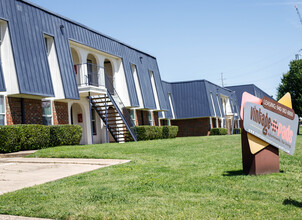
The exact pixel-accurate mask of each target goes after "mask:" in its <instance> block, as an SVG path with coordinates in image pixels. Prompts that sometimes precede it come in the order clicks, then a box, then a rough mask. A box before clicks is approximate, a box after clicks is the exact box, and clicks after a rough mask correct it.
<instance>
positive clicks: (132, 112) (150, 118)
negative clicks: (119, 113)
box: [130, 109, 154, 126]
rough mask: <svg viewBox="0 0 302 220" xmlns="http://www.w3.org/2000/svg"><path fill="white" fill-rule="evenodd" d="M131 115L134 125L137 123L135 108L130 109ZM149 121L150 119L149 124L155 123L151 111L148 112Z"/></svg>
mask: <svg viewBox="0 0 302 220" xmlns="http://www.w3.org/2000/svg"><path fill="white" fill-rule="evenodd" d="M130 117H131V122H132V125H136V123H135V113H134V109H130ZM148 121H149V125H151V126H153V125H154V123H153V117H152V112H151V111H149V112H148Z"/></svg>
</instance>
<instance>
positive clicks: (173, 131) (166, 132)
mask: <svg viewBox="0 0 302 220" xmlns="http://www.w3.org/2000/svg"><path fill="white" fill-rule="evenodd" d="M177 133H178V127H177V126H163V138H165V139H166V138H175V137H176V136H177Z"/></svg>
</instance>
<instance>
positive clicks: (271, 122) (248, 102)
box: [240, 93, 298, 175]
mask: <svg viewBox="0 0 302 220" xmlns="http://www.w3.org/2000/svg"><path fill="white" fill-rule="evenodd" d="M285 99H286V100H285V101H284V99H281V100H279V102H276V101H274V100H272V99H270V98H268V97H264V98H263V100H261V99H258V98H257V97H254V96H252V95H251V94H248V93H244V94H243V96H242V106H241V118H242V119H243V121H241V123H240V127H241V145H242V164H243V173H244V174H246V175H259V174H268V173H278V172H280V169H279V149H280V150H283V151H284V152H286V153H288V154H290V155H293V154H294V151H295V144H296V138H297V135H296V134H297V129H298V126H297V125H298V116H297V115H295V113H294V111H293V110H292V108H291V107H292V106H291V100H290V95H289V94H287V95H286V96H285ZM282 103H287V106H285V105H283V104H282ZM288 103H290V104H288Z"/></svg>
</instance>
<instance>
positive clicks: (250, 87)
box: [225, 84, 271, 107]
mask: <svg viewBox="0 0 302 220" xmlns="http://www.w3.org/2000/svg"><path fill="white" fill-rule="evenodd" d="M225 88H227V89H230V90H232V91H235V92H236V97H237V103H238V105H239V107H240V106H241V99H242V94H243V93H244V92H248V93H250V94H252V95H254V96H256V97H258V98H260V99H262V98H263V97H264V96H267V97H271V96H270V95H268V94H267V93H266V92H264V91H263V90H262V89H260V88H259V87H257V86H255V85H254V84H247V85H237V86H227V87H225Z"/></svg>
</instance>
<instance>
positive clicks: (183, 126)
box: [171, 118, 210, 137]
mask: <svg viewBox="0 0 302 220" xmlns="http://www.w3.org/2000/svg"><path fill="white" fill-rule="evenodd" d="M171 125H176V126H178V134H177V137H188V136H206V135H209V131H210V119H209V118H197V119H186V120H171Z"/></svg>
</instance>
